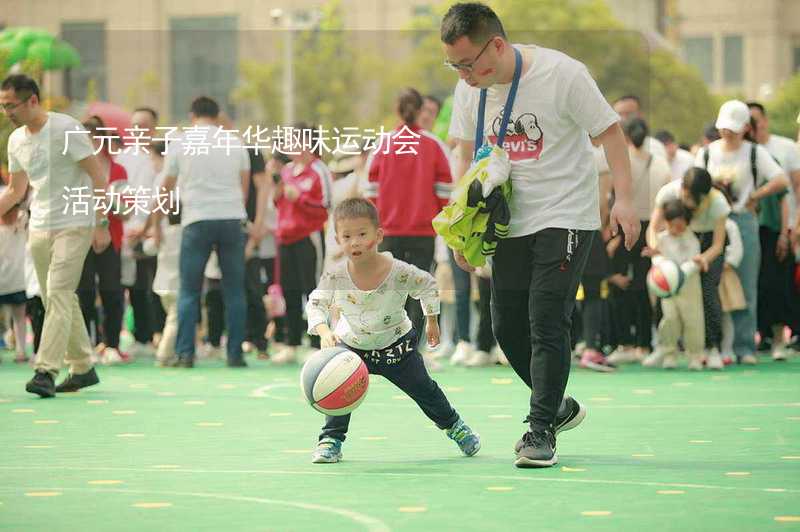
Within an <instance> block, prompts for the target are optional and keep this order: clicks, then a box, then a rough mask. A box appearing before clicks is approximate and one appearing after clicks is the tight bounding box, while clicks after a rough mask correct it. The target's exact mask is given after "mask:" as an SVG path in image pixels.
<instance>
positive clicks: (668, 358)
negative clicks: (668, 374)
mask: <svg viewBox="0 0 800 532" xmlns="http://www.w3.org/2000/svg"><path fill="white" fill-rule="evenodd" d="M642 365H644V362H642ZM661 367H662V368H664V369H675V368H677V367H678V357H677V356H675V355H674V354H673V355H664V361H663V362H662V363H661Z"/></svg>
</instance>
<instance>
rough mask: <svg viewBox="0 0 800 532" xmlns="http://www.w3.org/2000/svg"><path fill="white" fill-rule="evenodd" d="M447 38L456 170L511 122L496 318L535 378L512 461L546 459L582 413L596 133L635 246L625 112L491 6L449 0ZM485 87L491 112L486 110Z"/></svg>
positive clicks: (596, 218) (596, 216)
mask: <svg viewBox="0 0 800 532" xmlns="http://www.w3.org/2000/svg"><path fill="white" fill-rule="evenodd" d="M441 40H442V42H443V47H444V52H445V55H446V56H447V61H446V65H447V66H449V67H450V68H452V69H453V70H455V71H456V72H458V74H459V77H460V78H461V79H460V81H459V82H458V85H457V86H456V89H455V94H454V97H453V111H452V120H451V123H450V132H449V134H450V136H451V137H453V138H455V139H458V140H457V144H456V148H455V150H456V151H458V152H459V156H458V159H459V165H458V167H457V168H456V170H455V172H454V176H453V177H454V181H456V182H457V181H458V179H460V178H461V177H462V176H463V175H464V174H465V173H466V171H467V168H468V166H469V164H470V161H472V159H473V157H474V156H475V152H476V150H475V148H479V149H483V148H482V146H475V143H476V139H477V138H478V137H479V136H480V138H483V139H486V140H487V141H488V142H489V143H497V141H498V138H499V137H500V128H501V127H502V124H503V122H504V121H505V122H506V123H507V127H506V128H505V133H504V135H505V138H504V141H503V146H501V147H502V148H503V149H502V150H495V152H494V153H495V154H496V155H495V158H496V163H499V164H498V166H499V167H501V168H503V171H504V172H507V171H506V170H505V169H507V168H510V172H507V173H505V175H502V176H497V177H498V178H502V179H510V180H511V183H512V188H513V191H514V192H513V194H512V197H511V199H510V202H509V207H510V211H511V221H510V225H509V235H508V237H507V238H504V239H501V240H499V241H498V244H497V248H496V253H495V255H494V256H493V257H492V259H491V260H492V303H491V304H492V325H493V329H494V333H495V337H496V339H497V341H498V344H499V345H500V348H501V349H502V350H503V353H505V355H506V357H507V358H508V360H509V363H510V364H511V366H512V367H513V368H514V370H515V371H516V372H517V374H518V375H519V376H520V378H521V379H522V380H523V381H524V382H525V384H526V385H528V386H529V387H531V388H532V395H531V401H530V404H529V415H528V418H527V421H528V423H529V426H530V430H528V431H526V432H525V433H524V434H523V437H522V438H521V439H520V441H519V442H517V445H516V447H515V449H516V453H517V459H516V461H515V465H516V466H517V467H551V466H553V465H554V464H556V463H557V462H558V458H557V456H556V454H555V446H556V442H555V435H556V433H557V432H560V431H563V430H567V429H571V428H574V427H576V426H577V425H578V424H579V423H580V422H581V420H582V419H583V418H584V416H585V412H586V411H585V409H584V408H583V407H582V406H581V405H580V404H579V403H578V402H577V401H575V400H574V399H572V398H571V397H565V395H564V391H565V389H566V385H567V380H568V378H569V370H570V357H571V341H570V329H571V319H572V318H571V316H572V311H573V308H574V305H575V295H576V293H577V289H578V284H579V281H580V278H581V275H582V272H583V269H584V266H585V264H586V260H587V257H588V255H589V250H590V248H591V241H592V237H593V236H594V232H595V231H596V230H597V229H599V228H600V207H599V193H598V175H597V169H596V166H595V161H594V153H593V149H592V143H596V144H602V145H603V146H604V148H605V151H606V158H607V160H608V163H609V167H610V169H611V173H612V175H613V176H614V187H615V193H616V202H615V204H614V207H613V210H612V212H611V227H612V228H613V230H614V232H616V231H618V229H619V225H620V223H621V224H622V226H623V227H622V229H623V230H624V233H625V245H626V247H628V248H631V247H632V246H633V244H634V243H635V242H636V240H637V239H638V237H639V231H640V223H639V219H638V217H637V216H636V213H635V212H634V210H633V207H632V204H631V203H632V201H631V171H630V160H629V159H628V150H627V146H626V144H625V137H624V135H623V133H622V129H621V128H620V125H619V115H617V113H615V112H614V110H613V109H612V108H611V106H610V105H609V104H608V102H607V101H606V99H605V98H604V97H603V95H602V94H601V92H600V90H599V89H598V88H597V84H596V83H595V81H594V79H592V77H591V75H590V74H589V71H588V70H587V68H586V66H585V65H583V64H582V63H580V62H579V61H576V60H575V59H573V58H571V57H569V56H567V55H565V54H563V53H562V52H559V51H557V50H551V49H547V48H543V47H540V46H534V45H514V44H512V43H510V42H509V41H508V40H507V38H506V33H505V30H504V29H503V24H502V23H501V22H500V20H499V18H498V17H497V15H496V14H495V13H494V11H492V10H491V8H489V7H488V6H486V5H483V4H480V3H463V4H456V5H454V6H452V7H451V8H450V10H449V11H448V12H447V14H446V15H445V16H444V18H443V20H442V25H441ZM515 78H516V79H517V80H518V84H515V83H513V80H514V79H515ZM512 85H514V86H515V87H517V85H518V87H517V94H516V98H515V99H514V100H513V102H511V104H509V95H510V92H511V86H512ZM484 89H485V91H486V92H485V93H483V94H485V113H484V116H483V117H479V116H478V109H479V102H480V100H481V94H482V91H483V90H484ZM506 109H507V112H506ZM504 115H506V116H507V121H506V120H504V119H503V116H504ZM484 118H485V120H484ZM481 122H482V123H483V128H482V130H481V131H478V124H479V123H481ZM489 192H490V191H485V193H486V194H488V193H489ZM455 257H456V261H457V263H458V264H459V266H460V267H462V268H465V269H470V270H471V269H472V268H471V267H470V266H469V264H468V263H467V262H466V260H465V259H464V257H463V256H462V255H461V254H456V256H455ZM528 331H530V335H529V334H527V332H528Z"/></svg>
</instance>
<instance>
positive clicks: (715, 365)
mask: <svg viewBox="0 0 800 532" xmlns="http://www.w3.org/2000/svg"><path fill="white" fill-rule="evenodd" d="M706 366H708V369H714V370H721V369H723V368H724V367H725V363H724V362H722V357H721V356H719V351H717V349H716V348H714V349H712V350H711V351H709V352H708V358H707V359H706Z"/></svg>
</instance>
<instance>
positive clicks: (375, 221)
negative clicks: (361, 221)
mask: <svg viewBox="0 0 800 532" xmlns="http://www.w3.org/2000/svg"><path fill="white" fill-rule="evenodd" d="M353 218H368V219H369V221H370V222H371V223H372V225H374V226H375V228H378V227H380V226H381V222H380V219H379V218H378V209H376V208H375V205H374V204H373V203H372V202H371V201H370V200H368V199H365V198H348V199H346V200H344V201H343V202H341V203H340V204H339V205H337V206H336V209H334V211H333V228H334V229H336V226H337V225H338V223H339V220H352V219H353Z"/></svg>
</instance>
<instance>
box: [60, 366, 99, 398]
mask: <svg viewBox="0 0 800 532" xmlns="http://www.w3.org/2000/svg"><path fill="white" fill-rule="evenodd" d="M99 382H100V377H98V376H97V372H96V371H95V370H94V368H92V369H90V370H89V371H87V372H86V373H81V374H79V375H75V374H72V373H70V374H69V375H68V376H67V378H66V379H64V381H63V382H62V383H61V384H59V385H58V386H56V391H57V392H58V393H62V392H77V391H78V390H80V389H81V388H86V387H87V386H94V385H95V384H97V383H99Z"/></svg>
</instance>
